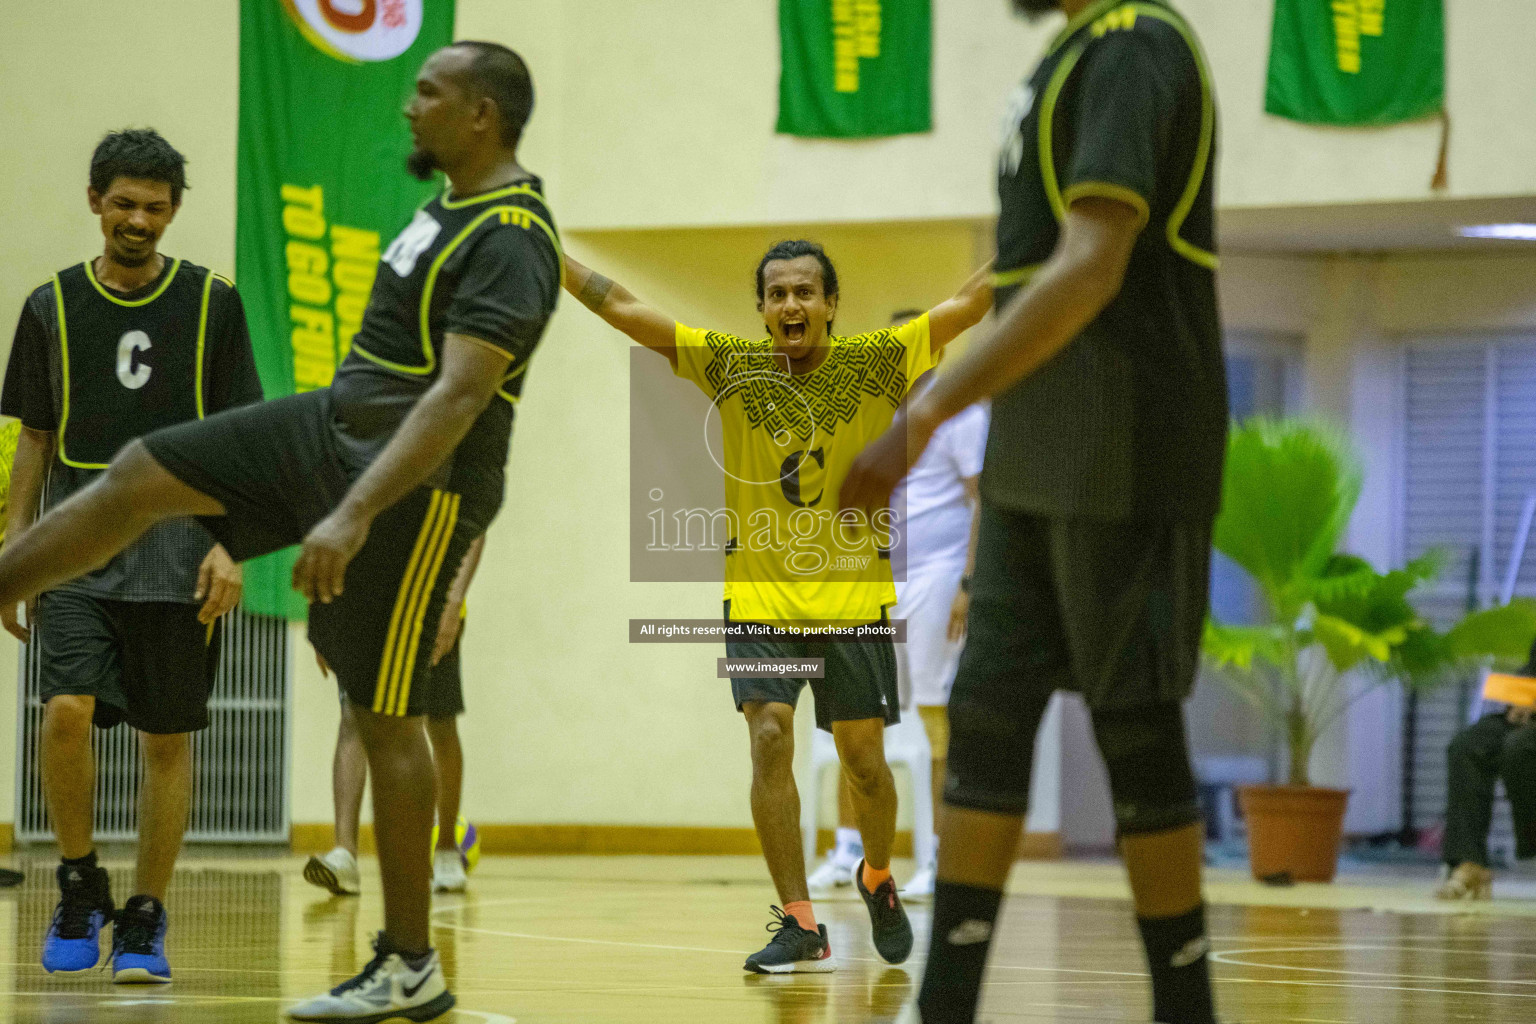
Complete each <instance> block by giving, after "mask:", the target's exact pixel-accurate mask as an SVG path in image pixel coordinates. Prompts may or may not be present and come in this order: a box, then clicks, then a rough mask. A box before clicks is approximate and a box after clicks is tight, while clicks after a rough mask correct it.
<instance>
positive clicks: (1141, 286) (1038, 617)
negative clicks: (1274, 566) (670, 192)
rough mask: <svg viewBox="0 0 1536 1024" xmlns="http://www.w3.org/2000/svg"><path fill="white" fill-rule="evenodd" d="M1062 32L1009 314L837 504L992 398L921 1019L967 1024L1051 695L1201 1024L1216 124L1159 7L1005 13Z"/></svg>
mask: <svg viewBox="0 0 1536 1024" xmlns="http://www.w3.org/2000/svg"><path fill="white" fill-rule="evenodd" d="M1014 6H1015V7H1016V8H1018V9H1019V10H1020V11H1022V12H1023V13H1025V14H1028V15H1042V14H1046V13H1048V12H1050V11H1052V10H1057V9H1059V10H1061V11H1063V12H1064V13H1065V14H1067V15H1068V16H1069V18H1070V21H1069V22H1068V24H1067V26H1066V28H1065V29H1064V30H1063V31H1062V32H1061V34H1060V35H1058V36H1057V37H1056V40H1055V41H1054V42H1053V43H1052V44H1051V46H1050V49H1049V50H1048V51H1047V53H1046V55H1045V58H1044V59H1043V60H1042V61H1041V63H1040V66H1039V67H1038V68H1037V69H1036V71H1035V73H1034V75H1033V76H1031V77H1030V79H1029V80H1028V81H1027V82H1026V83H1025V84H1024V86H1023V87H1022V88H1021V90H1020V91H1019V92H1018V93H1017V94H1016V97H1015V101H1014V103H1013V105H1012V116H1011V118H1010V127H1009V131H1008V132H1007V134H1006V136H1005V138H1004V139H1003V149H1002V154H1001V162H1000V167H999V175H998V191H999V194H1000V198H1001V201H1002V210H1001V217H1000V219H999V221H998V229H997V270H998V273H997V286H998V291H997V310H998V318H997V324H996V326H995V327H994V329H993V330H992V333H991V334H990V336H988V337H985V338H983V339H979V340H978V342H977V343H976V344H974V345H973V346H972V347H971V348H970V350H969V351H968V352H966V353H965V355H964V356H963V357H961V358H960V359H958V360H956V362H955V365H954V366H952V367H951V368H950V369H949V371H948V372H947V373H944V374H942V375H940V376H939V378H938V380H937V381H936V382H935V384H934V386H933V387H932V388H931V389H929V390H928V391H926V392H925V393H924V394H923V395H922V396H921V397H919V398H918V399H916V400H915V401H914V402H913V403H912V405H911V407H910V410H909V412H908V413H907V415H906V416H905V417H904V418H903V419H902V420H901V421H898V422H896V423H895V424H893V426H892V428H891V430H890V431H888V432H887V433H886V434H885V435H884V436H883V437H881V438H880V439H879V440H878V441H876V442H875V443H874V444H872V445H871V446H870V447H869V448H868V449H866V451H865V452H864V454H863V456H861V458H860V459H859V461H858V463H857V464H856V465H855V466H854V468H853V470H852V471H851V472H850V473H849V475H848V478H847V482H846V483H845V484H844V486H843V491H842V501H843V503H844V504H845V505H848V506H851V507H864V508H867V507H870V506H873V505H879V504H882V503H883V502H884V501H885V500H886V498H887V496H888V495H889V494H890V492H891V489H892V487H894V486H895V484H896V482H897V481H898V480H900V479H901V477H902V475H903V474H904V473H905V472H906V470H907V467H908V466H910V465H911V464H912V463H913V462H914V461H915V460H916V459H917V456H918V454H919V453H920V452H922V450H923V449H924V447H925V446H926V445H927V443H928V440H929V438H930V437H931V436H932V435H933V432H934V430H935V428H936V427H937V425H938V424H939V423H942V422H944V421H945V420H947V419H948V418H950V417H951V416H954V415H956V414H957V413H959V412H960V411H961V410H962V409H964V408H966V407H967V406H969V405H970V404H971V403H973V402H975V401H977V400H978V399H980V398H984V397H986V396H988V395H993V396H995V397H994V399H993V406H992V428H991V433H990V435H989V438H988V443H987V454H986V461H985V466H984V468H983V471H982V476H981V495H982V506H981V532H980V539H979V542H978V547H977V554H976V574H975V578H974V580H973V582H972V588H971V608H970V620H969V625H968V633H969V640H968V642H967V644H966V648H965V652H964V654H963V655H962V656H961V662H960V670H959V675H958V677H957V678H956V681H955V687H954V692H953V695H952V697H951V700H950V706H949V714H950V723H951V728H952V738H951V744H950V753H949V774H948V778H947V780H946V783H945V803H946V805H947V807H946V809H945V812H944V816H943V829H942V835H943V838H942V842H941V844H940V858H939V873H938V883H937V886H936V889H935V894H934V910H933V937H932V943H931V946H930V950H929V954H928V965H927V969H926V972H925V975H924V979H923V988H922V994H921V996H920V997H919V1000H918V1006H919V1008H920V1011H921V1014H922V1019H923V1021H924V1022H925V1024H953V1022H969V1021H971V1020H972V1019H973V1018H974V1016H975V1012H976V1002H977V998H978V995H979V992H980V988H981V981H982V972H983V969H984V968H985V965H986V959H987V951H988V948H989V944H990V940H991V936H992V934H993V930H994V926H995V922H996V918H997V913H998V907H999V903H1000V901H1001V898H1002V892H1001V890H1002V888H1003V883H1004V882H1005V881H1006V879H1007V877H1008V868H1009V866H1010V864H1011V863H1012V862H1013V858H1014V849H1015V845H1016V844H1017V842H1018V838H1019V833H1020V825H1021V821H1022V818H1023V816H1024V812H1025V810H1026V804H1027V802H1028V794H1029V777H1030V765H1031V760H1032V757H1033V753H1034V739H1035V731H1036V728H1037V726H1038V725H1039V723H1040V719H1041V717H1042V715H1043V714H1044V712H1045V707H1046V702H1047V701H1048V700H1049V698H1050V695H1051V692H1052V691H1053V690H1055V689H1057V688H1059V687H1060V688H1067V689H1073V690H1077V691H1079V692H1081V693H1082V694H1083V696H1084V698H1085V699H1086V701H1087V703H1088V706H1089V708H1090V709H1091V711H1092V714H1093V726H1094V734H1095V738H1096V740H1097V742H1098V746H1099V751H1100V753H1101V754H1102V755H1103V757H1104V762H1105V765H1106V767H1107V768H1108V771H1109V783H1110V789H1111V792H1112V795H1113V797H1114V806H1115V816H1116V823H1117V826H1118V831H1119V839H1120V850H1121V853H1122V856H1123V857H1124V859H1125V864H1126V868H1127V871H1128V873H1129V875H1130V882H1131V890H1132V893H1133V896H1134V898H1135V904H1136V915H1137V918H1138V922H1139V924H1140V927H1141V934H1142V940H1143V943H1144V944H1145V947H1146V953H1147V960H1148V963H1149V966H1150V968H1151V974H1152V992H1153V1019H1154V1020H1156V1021H1160V1022H1162V1024H1211V1022H1212V1021H1213V1020H1214V1019H1215V1018H1214V1010H1213V1008H1212V1000H1211V990H1210V978H1209V973H1208V969H1207V965H1206V948H1207V943H1206V934H1205V920H1204V918H1205V912H1204V904H1203V902H1202V898H1201V891H1200V857H1201V828H1200V824H1199V821H1198V817H1199V816H1198V812H1197V810H1196V802H1195V784H1194V778H1193V776H1192V774H1191V771H1190V765H1189V753H1188V749H1187V745H1186V742H1185V736H1184V721H1183V713H1182V708H1181V701H1182V700H1183V699H1184V698H1185V697H1186V696H1187V695H1188V693H1189V691H1190V689H1191V687H1192V686H1193V683H1194V675H1195V667H1196V658H1197V655H1198V649H1199V641H1200V632H1201V626H1202V622H1203V619H1204V616H1205V611H1206V604H1207V593H1206V591H1207V570H1208V563H1209V551H1210V537H1211V524H1212V521H1213V520H1214V518H1215V513H1216V508H1217V504H1218V502H1219V499H1220V491H1221V470H1222V459H1223V453H1224V448H1225V437H1226V424H1227V392H1226V380H1225V373H1224V370H1223V364H1222V354H1221V344H1220V340H1221V338H1220V323H1219V318H1218V315H1217V309H1216V287H1215V274H1214V271H1215V269H1216V255H1215V251H1214V249H1215V244H1214V231H1213V227H1214V224H1213V222H1214V216H1213V191H1214V181H1215V159H1214V157H1215V143H1214V138H1215V128H1216V113H1215V105H1214V97H1213V96H1212V90H1211V79H1210V74H1209V71H1208V69H1207V68H1206V64H1205V60H1204V58H1203V56H1202V55H1201V53H1200V49H1199V45H1198V43H1197V42H1196V41H1195V37H1194V34H1193V33H1192V32H1191V31H1190V29H1189V27H1188V25H1187V24H1186V23H1185V22H1184V20H1183V19H1182V18H1181V17H1180V16H1179V15H1178V14H1176V13H1174V11H1172V10H1171V9H1170V8H1169V7H1168V6H1167V5H1166V4H1164V3H1161V2H1146V3H1123V2H1121V0H1104V2H1099V3H1090V2H1089V0H1060V2H1055V0H1014Z"/></svg>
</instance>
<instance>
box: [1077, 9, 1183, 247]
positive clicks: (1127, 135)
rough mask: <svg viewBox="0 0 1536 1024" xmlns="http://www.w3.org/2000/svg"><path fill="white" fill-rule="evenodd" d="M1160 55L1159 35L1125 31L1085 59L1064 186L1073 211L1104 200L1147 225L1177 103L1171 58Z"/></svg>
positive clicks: (1093, 47) (1105, 40)
mask: <svg viewBox="0 0 1536 1024" xmlns="http://www.w3.org/2000/svg"><path fill="white" fill-rule="evenodd" d="M1160 50H1161V47H1160V46H1159V45H1158V40H1157V39H1156V38H1155V37H1154V35H1153V33H1152V32H1151V31H1118V32H1111V33H1109V34H1108V35H1106V36H1105V37H1104V38H1103V39H1100V40H1097V41H1095V42H1094V43H1093V44H1091V45H1090V46H1089V48H1088V51H1087V52H1086V53H1085V54H1084V55H1083V65H1084V66H1083V68H1082V69H1081V71H1080V72H1079V74H1080V78H1079V81H1078V87H1077V95H1076V104H1075V106H1074V108H1073V119H1072V123H1073V133H1072V141H1071V147H1072V148H1071V154H1072V155H1071V159H1070V161H1069V162H1068V164H1067V168H1066V174H1065V176H1064V179H1063V181H1062V198H1063V201H1064V202H1065V203H1066V204H1067V205H1068V206H1070V205H1071V204H1072V201H1073V200H1074V199H1078V198H1081V197H1083V196H1103V197H1105V198H1108V199H1117V200H1119V201H1121V202H1124V203H1127V204H1129V205H1130V206H1133V207H1135V208H1136V209H1137V211H1138V212H1139V213H1140V214H1141V219H1142V222H1143V223H1145V222H1146V220H1147V218H1148V217H1149V216H1150V210H1151V208H1152V207H1153V206H1154V205H1156V204H1157V190H1158V187H1159V185H1161V184H1163V183H1162V182H1160V181H1159V180H1158V169H1159V167H1161V166H1162V165H1163V161H1164V158H1165V157H1166V155H1167V153H1168V147H1169V139H1170V137H1171V134H1172V126H1173V119H1174V114H1175V106H1176V102H1177V99H1176V91H1175V88H1174V84H1173V77H1174V69H1173V67H1171V66H1170V65H1171V60H1170V56H1169V55H1167V54H1163V53H1161V52H1160Z"/></svg>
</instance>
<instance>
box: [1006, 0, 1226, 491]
mask: <svg viewBox="0 0 1536 1024" xmlns="http://www.w3.org/2000/svg"><path fill="white" fill-rule="evenodd" d="M1001 143H1002V145H1001V152H1000V155H999V159H998V197H999V201H1000V213H999V218H998V225H997V261H996V267H997V273H996V276H995V279H994V284H995V285H996V301H997V303H998V306H999V308H1001V307H1002V306H1003V305H1005V304H1006V303H1007V302H1008V301H1009V300H1010V299H1011V298H1012V297H1013V295H1014V294H1016V293H1017V291H1018V289H1019V288H1021V287H1023V286H1025V285H1027V284H1028V282H1029V280H1030V279H1031V278H1032V277H1033V275H1034V273H1035V271H1036V270H1037V269H1038V268H1039V267H1040V266H1041V265H1042V264H1044V263H1045V261H1046V260H1048V259H1049V258H1050V256H1051V254H1052V252H1053V251H1054V250H1055V248H1056V245H1057V242H1058V240H1059V237H1060V233H1061V227H1062V224H1063V223H1064V221H1065V218H1066V215H1067V210H1068V209H1069V207H1071V205H1072V204H1073V203H1074V202H1075V201H1077V200H1079V199H1083V198H1088V197H1099V198H1104V199H1109V200H1113V201H1116V202H1120V203H1123V204H1125V205H1126V206H1128V207H1130V208H1131V209H1132V210H1133V211H1135V214H1136V217H1137V221H1138V223H1137V228H1138V231H1139V235H1138V238H1137V241H1136V244H1135V246H1134V248H1133V250H1132V253H1131V258H1130V261H1129V265H1128V266H1127V269H1126V274H1125V282H1124V284H1123V285H1122V287H1121V291H1120V293H1119V295H1117V296H1116V298H1115V299H1114V300H1112V301H1111V302H1110V304H1109V306H1108V307H1106V309H1105V310H1104V311H1103V312H1102V313H1101V314H1100V315H1099V316H1098V317H1097V318H1096V319H1095V320H1094V321H1093V322H1092V323H1090V324H1089V325H1088V326H1087V327H1086V328H1085V329H1084V330H1083V331H1082V332H1081V334H1080V335H1079V336H1078V337H1077V338H1076V339H1074V341H1073V342H1072V343H1071V344H1069V345H1068V347H1067V348H1066V349H1065V350H1063V351H1062V352H1061V353H1059V354H1058V355H1057V357H1056V358H1055V359H1053V360H1052V361H1051V362H1049V363H1047V364H1046V365H1045V366H1044V367H1042V368H1041V369H1040V370H1039V371H1038V372H1036V373H1035V374H1033V375H1032V376H1031V377H1030V378H1028V379H1026V380H1024V381H1022V382H1021V383H1019V384H1018V385H1015V386H1014V387H1013V388H1011V389H1009V390H1008V391H1006V392H1004V393H1003V394H1001V395H999V396H998V397H997V399H996V401H995V402H994V405H993V412H992V427H991V431H990V435H989V442H988V451H987V464H986V469H985V470H984V471H983V475H982V488H983V491H984V493H986V494H987V496H988V498H989V500H992V501H994V502H996V503H998V504H1000V505H1003V506H1004V507H1009V508H1013V509H1016V510H1020V511H1028V512H1034V513H1038V514H1043V515H1053V516H1091V517H1115V518H1118V517H1126V516H1157V517H1170V516H1171V517H1176V518H1188V517H1195V518H1207V517H1209V516H1211V515H1214V513H1215V509H1216V505H1217V502H1218V500H1219V497H1220V479H1221V463H1222V455H1223V450H1224V445H1225V431H1226V422H1227V397H1226V377H1225V370H1224V367H1223V363H1222V354H1221V327H1220V317H1219V312H1218V307H1217V300H1216V285H1215V271H1216V269H1217V265H1218V261H1217V255H1216V239H1215V180H1216V98H1215V94H1214V90H1213V87H1212V78H1211V74H1210V69H1209V66H1208V64H1207V62H1206V59H1205V56H1204V54H1203V53H1202V51H1201V49H1200V44H1199V41H1198V39H1197V38H1196V36H1195V33H1194V32H1193V30H1192V29H1191V28H1190V27H1189V25H1188V23H1187V22H1186V21H1185V20H1184V19H1183V17H1182V16H1180V15H1179V14H1178V13H1177V12H1176V11H1175V10H1173V9H1172V8H1171V7H1170V6H1169V5H1168V4H1167V3H1164V2H1163V0H1141V2H1131V3H1127V2H1125V0H1099V2H1097V3H1092V4H1090V5H1089V6H1088V7H1086V8H1084V9H1083V10H1082V11H1081V12H1080V13H1079V14H1078V15H1077V16H1076V17H1074V18H1072V19H1071V20H1070V21H1069V22H1068V23H1067V25H1066V27H1065V28H1064V29H1063V30H1062V31H1061V32H1060V33H1059V34H1058V35H1057V37H1056V38H1055V39H1054V40H1053V41H1052V42H1051V44H1050V46H1049V47H1048V48H1047V50H1046V53H1045V55H1044V56H1043V57H1042V59H1041V60H1040V63H1039V65H1038V66H1037V67H1036V69H1035V71H1034V72H1033V74H1032V75H1031V76H1030V77H1029V78H1028V79H1027V80H1026V81H1025V82H1024V83H1023V84H1022V85H1021V86H1020V87H1019V88H1018V89H1017V90H1016V91H1015V93H1014V94H1013V97H1012V99H1011V101H1010V103H1009V107H1008V115H1007V118H1006V120H1005V122H1004V132H1003V137H1002V140H1001Z"/></svg>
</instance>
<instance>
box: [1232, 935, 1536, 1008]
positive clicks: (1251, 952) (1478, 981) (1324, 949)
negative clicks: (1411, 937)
mask: <svg viewBox="0 0 1536 1024" xmlns="http://www.w3.org/2000/svg"><path fill="white" fill-rule="evenodd" d="M1383 951H1388V952H1392V951H1396V952H1402V950H1401V949H1399V948H1398V947H1395V946H1365V945H1332V946H1310V947H1306V948H1302V949H1296V948H1294V947H1288V948H1285V949H1277V948H1270V949H1264V948H1259V949H1228V950H1222V951H1219V952H1218V951H1212V952H1211V954H1210V957H1211V960H1212V961H1213V962H1215V963H1218V964H1227V965H1229V966H1232V967H1252V968H1257V969H1259V970H1271V971H1304V972H1306V973H1308V974H1338V975H1344V976H1348V977H1353V978H1387V979H1392V980H1399V981H1438V982H1441V983H1444V984H1449V985H1522V986H1527V987H1531V986H1536V981H1519V980H1504V979H1500V978H1458V977H1452V976H1447V975H1437V974H1407V973H1404V972H1401V971H1346V970H1343V969H1341V968H1337V967H1297V966H1295V965H1292V964H1265V963H1254V962H1253V961H1252V960H1238V959H1235V958H1236V957H1239V956H1255V955H1262V954H1270V953H1354V952H1383ZM1411 952H1416V953H1428V952H1441V953H1454V954H1458V955H1465V956H1470V955H1474V952H1473V951H1469V950H1461V949H1438V950H1437V949H1432V948H1431V949H1425V948H1420V949H1415V950H1412V951H1411ZM1475 955H1480V956H1512V957H1525V958H1528V959H1529V958H1536V954H1532V953H1505V952H1503V951H1501V950H1493V951H1488V950H1484V951H1481V952H1478V953H1476V954H1475ZM1532 998H1536V996H1532Z"/></svg>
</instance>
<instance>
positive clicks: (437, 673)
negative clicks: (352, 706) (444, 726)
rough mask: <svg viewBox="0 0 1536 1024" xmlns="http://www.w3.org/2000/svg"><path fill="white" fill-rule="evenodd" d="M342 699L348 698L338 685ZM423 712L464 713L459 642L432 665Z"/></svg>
mask: <svg viewBox="0 0 1536 1024" xmlns="http://www.w3.org/2000/svg"><path fill="white" fill-rule="evenodd" d="M339 693H340V696H341V699H342V700H348V699H349V698H348V695H347V690H346V687H345V686H342V687H339ZM424 699H425V701H426V709H425V713H426V716H427V717H428V718H437V719H443V718H457V717H459V716H460V715H462V714H463V713H464V677H463V674H462V673H461V671H460V667H459V644H458V641H454V644H453V648H452V649H451V650H450V651H449V652H448V653H447V654H445V655H443V660H442V661H440V662H438V663H437V664H436V665H433V666H432V675H431V685H430V687H429V688H428V690H427V693H426V696H425V698H424Z"/></svg>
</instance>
